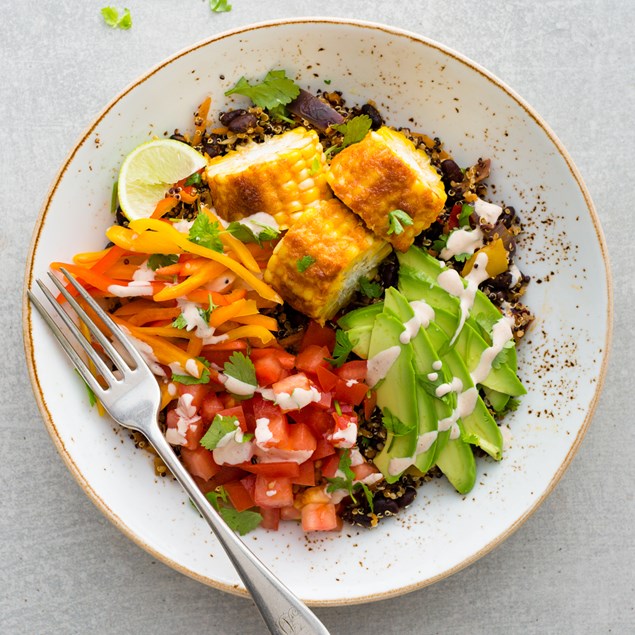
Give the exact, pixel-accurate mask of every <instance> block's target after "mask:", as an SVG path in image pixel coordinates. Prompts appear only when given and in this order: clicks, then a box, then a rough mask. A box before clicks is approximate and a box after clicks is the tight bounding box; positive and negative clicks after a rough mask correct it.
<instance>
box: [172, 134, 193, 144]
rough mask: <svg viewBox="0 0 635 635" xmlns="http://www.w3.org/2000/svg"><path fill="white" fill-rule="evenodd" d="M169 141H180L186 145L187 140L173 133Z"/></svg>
mask: <svg viewBox="0 0 635 635" xmlns="http://www.w3.org/2000/svg"><path fill="white" fill-rule="evenodd" d="M170 139H174V140H175V141H180V142H181V143H187V139H186V138H185V137H184V136H183V135H182V134H180V133H178V132H175V133H174V134H173V135H170ZM188 145H189V144H188Z"/></svg>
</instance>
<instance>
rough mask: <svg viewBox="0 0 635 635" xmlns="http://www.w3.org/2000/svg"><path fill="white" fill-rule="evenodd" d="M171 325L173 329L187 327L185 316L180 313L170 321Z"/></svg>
mask: <svg viewBox="0 0 635 635" xmlns="http://www.w3.org/2000/svg"><path fill="white" fill-rule="evenodd" d="M172 327H173V328H175V329H185V328H187V320H186V319H185V316H184V315H183V314H182V313H181V315H179V316H178V317H177V318H175V319H174V321H173V322H172Z"/></svg>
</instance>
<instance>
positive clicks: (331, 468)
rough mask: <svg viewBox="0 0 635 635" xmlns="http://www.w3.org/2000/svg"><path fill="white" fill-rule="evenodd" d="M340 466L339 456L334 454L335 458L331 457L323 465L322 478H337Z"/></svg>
mask: <svg viewBox="0 0 635 635" xmlns="http://www.w3.org/2000/svg"><path fill="white" fill-rule="evenodd" d="M339 465H340V455H339V454H334V455H333V456H331V457H329V458H328V459H327V460H326V461H324V463H323V464H322V476H324V477H325V478H333V477H334V476H335V472H337V469H338V467H339Z"/></svg>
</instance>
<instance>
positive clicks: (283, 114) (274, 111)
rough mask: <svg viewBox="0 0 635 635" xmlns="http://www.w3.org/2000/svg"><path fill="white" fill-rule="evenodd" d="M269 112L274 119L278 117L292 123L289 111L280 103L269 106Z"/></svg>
mask: <svg viewBox="0 0 635 635" xmlns="http://www.w3.org/2000/svg"><path fill="white" fill-rule="evenodd" d="M269 114H270V115H271V116H272V117H273V118H274V119H278V120H279V121H286V122H287V123H293V119H291V117H289V112H288V111H287V109H286V108H285V107H284V106H283V105H282V104H280V105H278V106H274V107H273V108H269Z"/></svg>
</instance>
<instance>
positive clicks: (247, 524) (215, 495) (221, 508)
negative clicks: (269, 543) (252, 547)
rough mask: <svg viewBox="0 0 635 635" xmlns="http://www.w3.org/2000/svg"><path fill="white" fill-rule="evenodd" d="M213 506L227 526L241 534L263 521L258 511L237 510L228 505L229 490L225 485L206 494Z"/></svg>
mask: <svg viewBox="0 0 635 635" xmlns="http://www.w3.org/2000/svg"><path fill="white" fill-rule="evenodd" d="M205 496H206V498H207V500H208V501H209V502H210V504H211V505H212V507H213V508H214V509H215V510H216V511H217V512H218V513H219V514H220V515H221V516H222V518H223V520H224V521H225V522H226V523H227V526H228V527H229V528H230V529H232V530H233V531H236V532H238V534H240V535H241V536H244V535H245V534H247V533H249V532H250V531H253V530H254V529H255V528H256V527H258V525H260V523H261V522H262V516H261V515H260V514H259V513H258V512H254V511H250V510H245V511H242V512H239V511H236V510H235V509H234V508H233V507H229V506H228V505H227V492H226V491H225V488H224V487H222V486H221V487H217V488H216V490H214V491H213V492H208V493H207V494H205Z"/></svg>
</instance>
